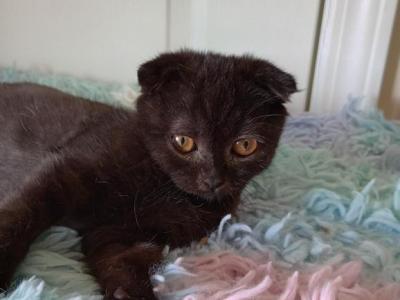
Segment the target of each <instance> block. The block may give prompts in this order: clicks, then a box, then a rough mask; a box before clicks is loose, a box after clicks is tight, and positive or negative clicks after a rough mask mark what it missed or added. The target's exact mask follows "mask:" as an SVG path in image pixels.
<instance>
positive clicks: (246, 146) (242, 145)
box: [232, 138, 258, 156]
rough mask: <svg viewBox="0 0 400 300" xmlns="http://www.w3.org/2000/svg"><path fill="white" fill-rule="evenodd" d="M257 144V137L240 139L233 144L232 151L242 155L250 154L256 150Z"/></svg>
mask: <svg viewBox="0 0 400 300" xmlns="http://www.w3.org/2000/svg"><path fill="white" fill-rule="evenodd" d="M257 144H258V143H257V140H256V139H250V138H249V139H240V140H237V141H236V142H235V143H234V144H233V146H232V151H233V152H234V153H235V154H237V155H240V156H249V155H250V154H253V153H254V151H256V149H257Z"/></svg>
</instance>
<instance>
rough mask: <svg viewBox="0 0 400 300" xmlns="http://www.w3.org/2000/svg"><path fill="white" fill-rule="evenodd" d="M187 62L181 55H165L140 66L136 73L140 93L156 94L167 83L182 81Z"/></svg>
mask: <svg viewBox="0 0 400 300" xmlns="http://www.w3.org/2000/svg"><path fill="white" fill-rule="evenodd" d="M187 60H188V57H187V56H186V55H184V54H183V53H166V54H161V55H159V56H158V57H156V58H154V59H152V60H150V61H148V62H146V63H144V64H142V65H141V66H140V67H139V70H138V73H137V75H138V81H139V84H140V86H141V88H142V92H143V93H152V92H157V91H158V90H159V89H160V88H161V87H163V86H165V85H166V84H167V83H170V82H174V81H175V82H176V81H178V80H179V79H183V77H184V76H183V74H182V73H183V72H184V70H185V64H186V62H187Z"/></svg>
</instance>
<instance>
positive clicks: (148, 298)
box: [112, 287, 157, 300]
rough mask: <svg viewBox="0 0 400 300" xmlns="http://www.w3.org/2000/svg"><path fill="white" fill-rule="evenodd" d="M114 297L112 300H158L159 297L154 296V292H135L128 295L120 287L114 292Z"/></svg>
mask: <svg viewBox="0 0 400 300" xmlns="http://www.w3.org/2000/svg"><path fill="white" fill-rule="evenodd" d="M112 296H113V298H112V299H118V300H126V299H134V300H156V299H157V297H156V296H155V295H154V293H153V292H152V291H149V292H148V293H147V294H145V293H142V292H139V291H138V292H133V293H128V292H127V291H125V289H124V288H122V287H118V288H117V289H116V290H115V291H114V293H113V295H112Z"/></svg>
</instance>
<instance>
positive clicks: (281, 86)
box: [254, 61, 298, 102]
mask: <svg viewBox="0 0 400 300" xmlns="http://www.w3.org/2000/svg"><path fill="white" fill-rule="evenodd" d="M254 81H255V83H256V84H257V86H259V87H261V88H263V89H266V90H268V91H269V92H271V93H273V94H274V95H275V96H276V97H277V99H278V100H280V101H283V102H287V101H289V97H290V95H291V94H293V93H295V92H298V90H297V84H296V80H295V79H294V77H293V76H292V75H290V74H289V73H286V72H284V71H282V70H281V69H279V68H278V67H276V66H274V65H273V64H271V63H269V62H266V61H263V63H262V64H259V66H258V68H257V71H256V72H255V74H254Z"/></svg>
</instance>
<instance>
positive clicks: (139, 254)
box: [82, 227, 162, 300]
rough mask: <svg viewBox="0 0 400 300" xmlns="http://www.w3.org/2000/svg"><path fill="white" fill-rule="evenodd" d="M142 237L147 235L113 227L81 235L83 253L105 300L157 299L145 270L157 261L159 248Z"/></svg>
mask: <svg viewBox="0 0 400 300" xmlns="http://www.w3.org/2000/svg"><path fill="white" fill-rule="evenodd" d="M146 240H151V237H149V236H147V237H146V235H145V234H143V233H142V232H141V233H136V234H135V233H132V232H127V231H126V230H124V229H121V228H116V227H103V228H98V229H96V230H94V231H91V232H89V233H87V234H85V235H84V237H83V241H82V246H83V252H84V253H85V255H86V260H87V263H88V264H89V267H90V269H91V270H92V272H93V274H94V275H95V276H96V278H97V280H98V282H99V283H100V285H101V287H102V288H103V291H104V294H105V299H146V300H151V299H157V298H156V296H155V295H154V293H153V288H152V285H151V282H150V274H149V272H150V269H151V268H152V267H153V266H155V265H156V264H157V263H159V262H160V261H161V259H162V247H161V246H160V245H156V244H153V243H151V242H145V241H146Z"/></svg>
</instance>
